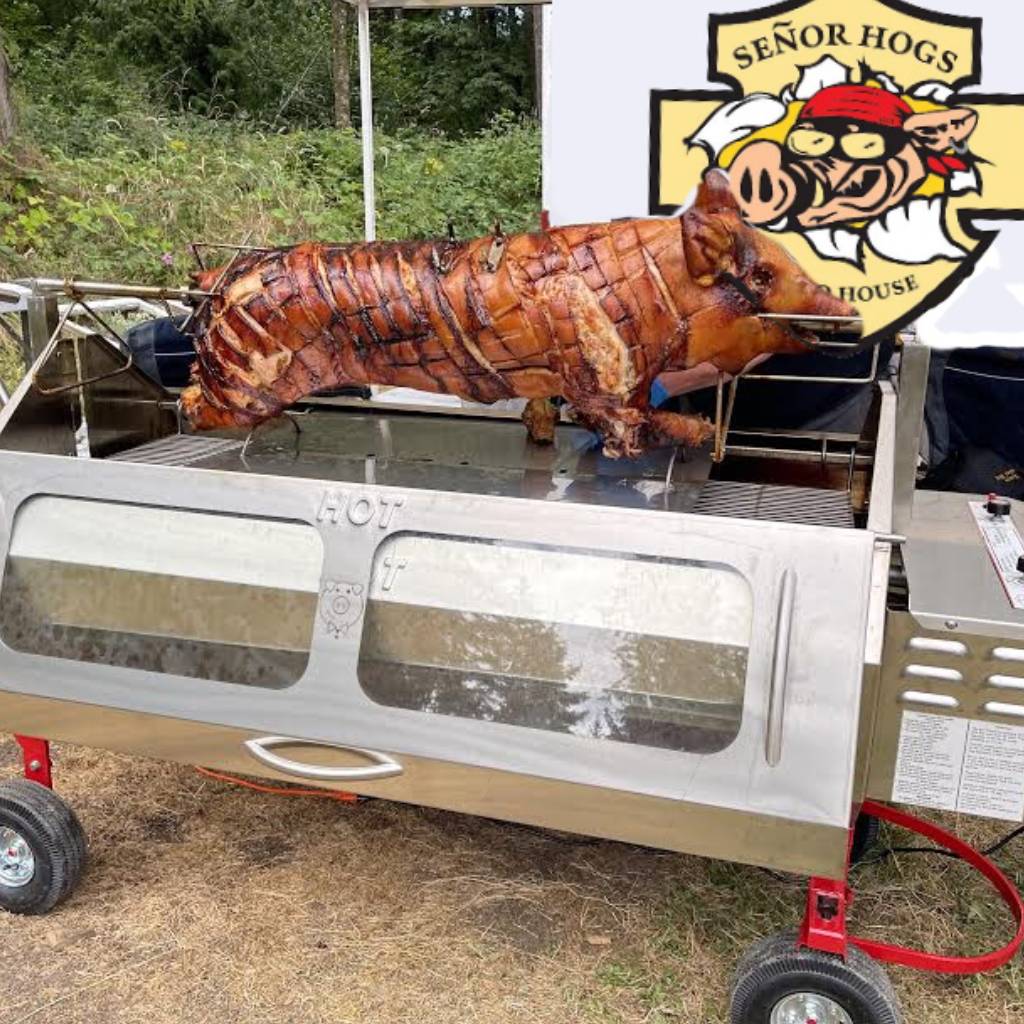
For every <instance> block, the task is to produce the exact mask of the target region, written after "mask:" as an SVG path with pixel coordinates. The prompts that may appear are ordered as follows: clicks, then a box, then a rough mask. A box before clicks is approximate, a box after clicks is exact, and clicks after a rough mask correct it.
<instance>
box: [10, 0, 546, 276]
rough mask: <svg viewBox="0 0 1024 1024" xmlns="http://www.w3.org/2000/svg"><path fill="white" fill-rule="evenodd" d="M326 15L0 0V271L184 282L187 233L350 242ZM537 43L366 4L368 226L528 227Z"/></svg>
mask: <svg viewBox="0 0 1024 1024" xmlns="http://www.w3.org/2000/svg"><path fill="white" fill-rule="evenodd" d="M350 20H351V21H352V22H354V20H355V19H354V18H353V19H350ZM330 28H331V25H330V4H329V0H289V2H287V3H282V2H281V0H82V2H81V3H76V4H69V3H66V2H62V0H0V32H2V34H3V39H4V44H5V47H6V49H7V52H8V54H9V56H10V58H11V61H12V65H13V68H14V79H15V84H16V86H17V90H18V98H19V105H20V113H21V132H20V136H19V137H18V139H17V140H16V141H17V147H16V148H14V149H12V150H11V151H10V152H7V153H0V279H2V278H5V277H24V276H32V275H65V274H76V275H80V276H88V277H95V278H101V279H110V280H123V281H137V282H153V283H162V282H168V283H170V282H175V283H180V282H181V281H182V280H183V279H184V277H185V275H186V273H187V271H188V270H189V269H191V266H192V261H191V258H190V255H189V253H188V248H187V246H188V242H189V241H192V240H207V241H226V242H242V241H246V240H248V241H251V242H252V243H253V244H264V243H288V242H294V241H298V240H300V239H303V238H317V239H322V240H334V241H346V240H350V239H355V238H359V237H361V235H362V233H363V200H362V184H361V182H362V165H361V152H360V143H359V137H358V135H357V134H356V133H355V132H353V131H339V130H336V129H333V128H325V127H323V126H324V125H326V124H330V123H331V121H332V116H333V100H332V93H331V80H330V59H331V52H330V39H331V35H330ZM529 35H530V32H529V23H528V19H527V18H526V17H525V16H524V14H523V12H522V11H521V10H520V9H516V8H505V9H502V10H498V11H483V10H468V9H461V10H460V9H455V10H451V11H444V12H419V13H406V14H405V15H404V16H403V17H394V16H393V15H392V13H391V12H375V13H374V15H373V36H374V40H375V49H374V56H375V58H376V61H377V67H376V69H375V76H374V80H375V87H376V95H377V104H376V110H377V121H378V126H379V128H380V130H379V132H378V135H377V193H378V195H377V206H378V233H379V234H380V236H381V237H384V238H389V237H390V238H415V237H425V236H441V235H443V234H444V233H445V230H446V224H447V222H448V220H449V219H451V220H452V221H453V222H454V224H455V226H456V229H457V231H458V232H459V233H460V235H462V236H463V237H470V236H472V235H476V234H481V233H484V232H487V231H489V230H490V229H491V228H492V227H493V225H494V223H495V222H496V221H500V222H501V223H502V225H503V227H504V228H505V229H506V230H508V231H515V230H521V229H527V228H532V227H535V226H536V224H537V214H538V210H539V208H540V198H539V193H540V141H539V133H538V131H537V127H536V125H535V124H534V123H533V122H532V121H530V120H529V119H528V116H527V112H528V111H529V110H530V108H531V104H532V82H533V78H532V72H531V70H530V39H529ZM353 49H354V47H353ZM356 77H357V76H353V78H354V79H355V78H356ZM353 107H354V108H356V109H357V107H358V97H357V96H354V97H353Z"/></svg>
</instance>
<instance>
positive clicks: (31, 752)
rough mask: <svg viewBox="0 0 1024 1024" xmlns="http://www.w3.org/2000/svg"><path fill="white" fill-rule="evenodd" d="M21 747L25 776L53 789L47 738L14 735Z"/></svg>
mask: <svg viewBox="0 0 1024 1024" xmlns="http://www.w3.org/2000/svg"><path fill="white" fill-rule="evenodd" d="M14 738H15V739H16V740H17V741H18V746H19V747H21V756H22V759H23V761H24V764H25V769H24V770H25V778H26V779H30V780H31V781H32V782H38V783H39V784H40V785H42V786H45V787H46V788H47V789H53V773H52V768H53V762H51V760H50V743H49V740H40V739H36V737H35V736H15V737H14Z"/></svg>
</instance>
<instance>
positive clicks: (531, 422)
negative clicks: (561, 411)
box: [523, 398, 558, 444]
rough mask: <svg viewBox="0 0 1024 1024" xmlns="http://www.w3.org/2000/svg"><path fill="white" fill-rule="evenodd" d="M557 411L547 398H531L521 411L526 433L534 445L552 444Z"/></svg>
mask: <svg viewBox="0 0 1024 1024" xmlns="http://www.w3.org/2000/svg"><path fill="white" fill-rule="evenodd" d="M557 422H558V409H556V408H555V404H554V402H552V401H551V399H549V398H531V399H530V401H528V402H527V403H526V408H525V409H524V410H523V423H525V424H526V433H527V434H528V435H529V438H530V440H531V441H532V442H533V443H534V444H554V442H555V424H556V423H557Z"/></svg>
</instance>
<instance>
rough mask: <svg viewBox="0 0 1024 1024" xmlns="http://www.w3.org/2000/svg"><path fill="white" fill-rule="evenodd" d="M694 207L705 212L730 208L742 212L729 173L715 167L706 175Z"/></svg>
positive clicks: (718, 211)
mask: <svg viewBox="0 0 1024 1024" xmlns="http://www.w3.org/2000/svg"><path fill="white" fill-rule="evenodd" d="M693 208H694V209H696V210H703V211H704V212H705V213H725V212H726V211H728V210H732V211H733V212H735V213H739V212H740V204H739V203H738V202H737V201H736V196H735V195H733V191H732V186H731V185H730V184H729V175H728V174H726V173H725V171H721V170H719V169H718V168H717V167H713V168H711V170H709V171H708V172H707V173H706V174H705V175H704V180H703V181H702V182H701V183H700V188H698V189H697V198H696V200H695V201H694V204H693Z"/></svg>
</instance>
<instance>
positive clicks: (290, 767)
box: [245, 736, 402, 782]
mask: <svg viewBox="0 0 1024 1024" xmlns="http://www.w3.org/2000/svg"><path fill="white" fill-rule="evenodd" d="M294 743H301V744H303V745H304V746H307V747H324V748H325V749H327V750H340V751H343V752H344V753H351V754H361V755H362V756H363V757H366V758H369V759H370V760H371V761H372V762H373V764H372V765H365V766H363V767H357V768H327V767H325V766H323V765H317V764H303V763H302V762H301V761H290V760H289V759H288V758H286V757H281V756H280V755H279V754H275V753H272V750H271V748H273V747H281V746H286V745H288V744H294ZM245 749H246V750H247V751H248V752H249V753H250V754H251V755H252V756H253V757H255V758H256V760H257V761H262V762H263V764H265V765H267V766H268V767H270V768H276V769H277V770H278V771H279V772H284V773H285V775H295V776H298V778H300V779H318V780H319V781H321V782H365V781H369V780H372V779H389V778H391V777H392V776H394V775H401V774H402V766H401V765H400V764H399V763H398V762H397V761H393V760H392V759H391V758H390V757H388V756H387V755H386V754H381V753H378V752H377V751H376V750H362V749H361V748H359V747H339V746H336V745H335V744H333V743H323V742H321V741H320V740H299V739H295V738H294V737H292V736H260V737H259V738H258V739H254V740H246V741H245Z"/></svg>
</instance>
